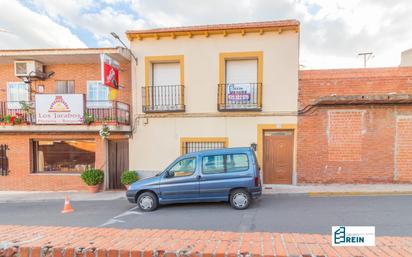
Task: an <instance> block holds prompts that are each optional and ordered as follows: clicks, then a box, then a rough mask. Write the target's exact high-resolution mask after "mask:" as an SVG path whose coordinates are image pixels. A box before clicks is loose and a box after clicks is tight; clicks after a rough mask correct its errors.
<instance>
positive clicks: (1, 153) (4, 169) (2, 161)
mask: <svg viewBox="0 0 412 257" xmlns="http://www.w3.org/2000/svg"><path fill="white" fill-rule="evenodd" d="M8 149H9V148H8V147H7V145H0V175H1V176H7V175H8V174H9V160H8V159H7V150H8Z"/></svg>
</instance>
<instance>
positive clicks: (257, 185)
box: [255, 177, 260, 187]
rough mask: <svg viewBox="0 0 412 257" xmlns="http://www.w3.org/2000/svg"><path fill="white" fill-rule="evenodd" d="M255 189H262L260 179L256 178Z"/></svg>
mask: <svg viewBox="0 0 412 257" xmlns="http://www.w3.org/2000/svg"><path fill="white" fill-rule="evenodd" d="M255 187H260V178H259V177H255Z"/></svg>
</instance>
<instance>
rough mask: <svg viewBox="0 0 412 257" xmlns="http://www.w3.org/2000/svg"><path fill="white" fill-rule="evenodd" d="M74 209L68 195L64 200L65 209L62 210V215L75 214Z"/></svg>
mask: <svg viewBox="0 0 412 257" xmlns="http://www.w3.org/2000/svg"><path fill="white" fill-rule="evenodd" d="M73 211H74V209H73V208H72V205H71V204H70V198H69V196H68V195H66V197H65V198H64V208H63V210H62V213H68V212H73Z"/></svg>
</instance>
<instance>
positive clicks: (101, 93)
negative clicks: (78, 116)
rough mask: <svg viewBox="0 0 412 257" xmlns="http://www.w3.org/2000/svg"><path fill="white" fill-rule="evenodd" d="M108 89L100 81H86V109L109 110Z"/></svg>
mask: <svg viewBox="0 0 412 257" xmlns="http://www.w3.org/2000/svg"><path fill="white" fill-rule="evenodd" d="M108 100H109V87H106V86H104V85H103V84H102V82H101V81H87V107H90V108H109V107H110V106H111V102H110V101H108Z"/></svg>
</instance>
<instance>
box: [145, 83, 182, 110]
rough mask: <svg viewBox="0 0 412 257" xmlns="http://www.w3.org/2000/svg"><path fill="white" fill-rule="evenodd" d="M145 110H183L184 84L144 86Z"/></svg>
mask: <svg viewBox="0 0 412 257" xmlns="http://www.w3.org/2000/svg"><path fill="white" fill-rule="evenodd" d="M142 96H143V108H142V109H143V112H146V113H147V112H183V111H185V104H184V86H183V85H166V86H145V87H143V88H142Z"/></svg>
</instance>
